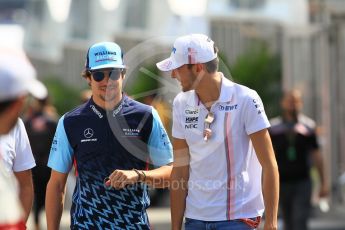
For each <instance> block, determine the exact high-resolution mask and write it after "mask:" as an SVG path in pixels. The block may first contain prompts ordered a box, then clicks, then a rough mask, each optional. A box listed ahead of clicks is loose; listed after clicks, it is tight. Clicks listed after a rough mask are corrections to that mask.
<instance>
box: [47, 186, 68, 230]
mask: <svg viewBox="0 0 345 230" xmlns="http://www.w3.org/2000/svg"><path fill="white" fill-rule="evenodd" d="M63 202H64V192H61V191H59V190H58V189H57V188H55V187H53V186H49V184H48V186H47V193H46V219H47V229H48V230H59V227H60V220H61V215H62V211H63Z"/></svg>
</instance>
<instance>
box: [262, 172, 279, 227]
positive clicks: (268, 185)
mask: <svg viewBox="0 0 345 230" xmlns="http://www.w3.org/2000/svg"><path fill="white" fill-rule="evenodd" d="M263 196H264V203H265V227H266V225H267V226H269V227H272V226H277V215H278V202H279V173H278V168H277V167H270V168H268V169H263ZM265 229H274V228H265Z"/></svg>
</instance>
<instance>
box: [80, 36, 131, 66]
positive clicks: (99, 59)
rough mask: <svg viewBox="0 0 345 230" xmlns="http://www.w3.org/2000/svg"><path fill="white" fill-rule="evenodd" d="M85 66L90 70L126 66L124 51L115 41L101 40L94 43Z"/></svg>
mask: <svg viewBox="0 0 345 230" xmlns="http://www.w3.org/2000/svg"><path fill="white" fill-rule="evenodd" d="M85 67H86V69H88V70H96V69H104V68H126V66H125V65H124V63H123V53H122V50H121V48H120V46H119V45H117V44H116V43H114V42H101V43H96V44H94V45H92V46H91V47H90V48H89V50H88V52H87V56H86V63H85Z"/></svg>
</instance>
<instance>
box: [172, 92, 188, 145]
mask: <svg viewBox="0 0 345 230" xmlns="http://www.w3.org/2000/svg"><path fill="white" fill-rule="evenodd" d="M181 114H182V111H181V108H180V103H179V100H178V97H176V98H175V99H174V102H173V125H172V136H173V137H175V138H179V139H185V133H184V129H183V126H182V123H181V120H182V118H181Z"/></svg>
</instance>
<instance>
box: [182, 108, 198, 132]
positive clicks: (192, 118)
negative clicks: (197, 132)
mask: <svg viewBox="0 0 345 230" xmlns="http://www.w3.org/2000/svg"><path fill="white" fill-rule="evenodd" d="M184 113H185V121H184V122H185V125H184V128H185V129H196V128H198V122H199V109H198V108H187V109H186V110H185V111H184Z"/></svg>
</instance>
